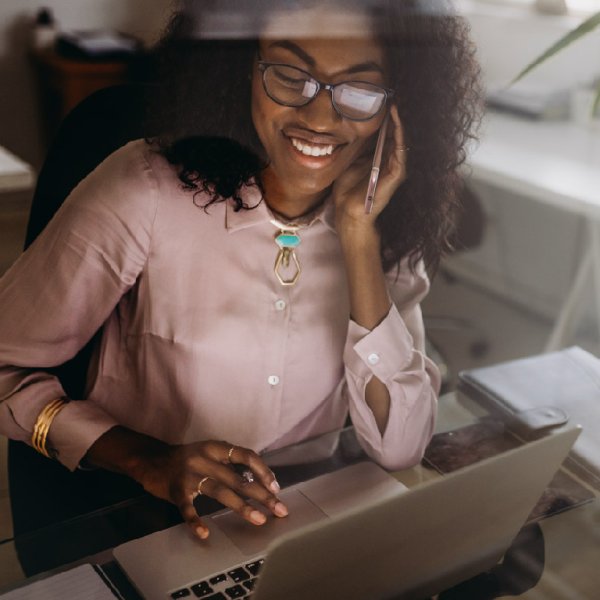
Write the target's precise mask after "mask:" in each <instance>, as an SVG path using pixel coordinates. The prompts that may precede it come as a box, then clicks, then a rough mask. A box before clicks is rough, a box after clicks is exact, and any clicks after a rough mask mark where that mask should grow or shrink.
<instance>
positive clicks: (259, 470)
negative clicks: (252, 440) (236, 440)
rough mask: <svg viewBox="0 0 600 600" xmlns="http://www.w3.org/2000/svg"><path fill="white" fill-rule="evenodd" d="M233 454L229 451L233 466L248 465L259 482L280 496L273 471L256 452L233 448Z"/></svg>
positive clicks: (237, 447) (238, 447)
mask: <svg viewBox="0 0 600 600" xmlns="http://www.w3.org/2000/svg"><path fill="white" fill-rule="evenodd" d="M232 448H233V452H231V451H229V452H228V456H229V462H231V463H233V464H240V465H246V466H248V467H250V470H251V471H252V473H253V474H254V477H255V478H258V480H259V481H260V482H261V483H262V484H263V485H264V486H265V487H266V488H267V489H268V490H270V491H271V492H272V493H273V494H278V493H279V491H280V489H281V488H280V487H279V483H277V479H275V475H274V474H273V471H271V469H269V467H267V465H266V464H265V462H264V461H263V460H262V459H261V458H260V456H258V454H256V452H254V451H253V450H249V449H248V448H241V447H240V446H232Z"/></svg>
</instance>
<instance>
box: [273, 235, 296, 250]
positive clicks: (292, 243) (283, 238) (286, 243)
mask: <svg viewBox="0 0 600 600" xmlns="http://www.w3.org/2000/svg"><path fill="white" fill-rule="evenodd" d="M275 243H276V244H277V245H278V246H279V247H280V248H297V247H298V246H299V245H300V236H299V235H298V234H297V233H294V232H293V231H282V232H281V233H280V234H279V235H278V236H277V237H276V238H275Z"/></svg>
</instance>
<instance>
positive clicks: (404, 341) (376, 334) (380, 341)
mask: <svg viewBox="0 0 600 600" xmlns="http://www.w3.org/2000/svg"><path fill="white" fill-rule="evenodd" d="M412 351H413V338H412V335H411V334H410V332H409V331H408V329H407V327H406V325H405V323H404V320H403V319H402V317H401V316H400V313H399V312H398V309H397V308H396V306H395V305H394V304H392V306H391V308H390V310H389V312H388V314H387V315H386V317H385V318H384V319H383V321H381V323H379V325H377V327H375V329H373V330H371V331H369V330H368V329H366V328H365V327H361V326H360V325H358V324H357V323H356V322H354V321H352V320H351V321H350V324H349V326H348V336H347V338H346V347H345V349H344V362H345V364H346V367H347V368H348V369H349V370H350V372H351V373H352V374H353V375H355V376H356V377H360V378H362V379H370V377H371V376H372V375H375V376H376V377H377V378H378V379H379V380H380V381H382V382H386V381H389V380H390V379H391V378H392V377H393V376H394V375H396V374H397V373H398V372H399V371H402V370H403V369H404V368H405V367H406V366H407V365H408V364H409V363H410V360H411V356H412Z"/></svg>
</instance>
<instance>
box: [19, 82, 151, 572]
mask: <svg viewBox="0 0 600 600" xmlns="http://www.w3.org/2000/svg"><path fill="white" fill-rule="evenodd" d="M148 89H149V88H148V86H144V85H141V84H124V85H119V86H114V87H110V88H105V89H102V90H99V91H97V92H95V93H93V94H92V95H90V96H89V97H87V98H86V99H85V100H83V101H82V102H81V103H80V104H79V105H78V106H77V107H76V108H75V109H74V110H73V111H72V112H71V113H70V114H69V115H68V116H67V117H66V118H65V120H64V121H63V123H62V124H61V127H60V129H59V131H58V133H57V134H56V136H55V139H54V140H53V142H52V144H51V147H50V150H49V152H48V155H47V158H46V161H45V163H44V165H43V167H42V169H41V172H40V174H39V178H38V182H37V186H36V189H35V193H34V196H33V200H32V205H31V213H30V217H29V222H28V225H27V232H26V240H25V247H26V248H27V247H28V246H29V245H30V244H31V243H32V242H33V240H34V239H35V238H36V237H37V236H38V235H39V233H40V232H41V231H42V229H43V228H44V227H45V225H46V224H47V223H48V221H50V219H51V218H52V216H53V215H54V213H55V212H56V211H57V210H58V208H59V207H60V205H61V204H62V202H63V201H64V200H65V198H66V197H67V196H68V195H69V193H70V192H71V190H72V189H73V188H74V187H75V186H76V185H77V184H78V183H79V181H81V180H82V179H83V178H84V177H85V176H86V175H88V174H89V173H90V172H91V171H92V170H93V169H94V168H95V167H96V166H97V165H98V164H99V163H100V162H102V160H103V159H104V158H106V157H107V156H108V155H109V154H111V153H112V152H114V151H115V150H116V149H118V148H119V147H121V146H123V145H124V144H126V143H127V142H129V141H131V140H134V139H137V138H141V137H144V135H145V133H146V132H145V131H144V125H143V115H144V105H145V102H144V98H145V94H146V93H147V91H148ZM93 341H94V340H92V341H91V342H90V343H88V345H87V346H86V347H85V348H83V349H82V350H81V352H79V354H77V356H75V357H74V358H73V359H72V360H70V361H69V362H68V363H65V364H64V365H61V366H59V367H57V368H55V369H52V371H53V372H54V373H55V374H56V375H57V376H58V377H59V379H60V380H61V383H62V384H63V386H64V388H65V391H66V393H67V394H68V396H69V397H71V398H82V397H83V390H84V386H85V377H86V372H87V366H88V364H89V360H90V356H91V349H92V346H93ZM8 474H9V490H10V499H11V509H12V516H13V529H14V533H15V535H16V536H21V535H22V534H24V533H27V532H30V531H34V530H37V529H40V528H41V527H45V526H47V525H51V524H52V523H57V522H62V521H65V520H66V519H69V518H72V517H75V516H77V515H80V514H84V513H88V512H91V511H93V510H96V509H99V508H101V507H104V506H108V505H112V504H115V503H116V502H119V501H122V500H125V499H127V498H131V497H134V496H139V495H141V494H144V493H145V492H144V491H143V489H142V487H141V486H139V485H138V484H136V483H135V482H133V481H131V480H130V479H128V478H126V477H124V476H121V475H117V474H113V473H109V472H106V471H102V470H94V471H84V470H78V471H76V472H74V473H71V472H69V471H68V470H67V469H65V468H64V467H63V466H62V465H60V464H58V463H56V462H54V461H51V460H48V459H47V458H45V457H43V456H41V455H40V454H38V453H37V452H36V451H35V450H33V448H31V447H29V446H28V445H26V444H24V443H22V442H16V441H9V448H8ZM32 550H33V549H32ZM19 554H20V558H21V561H22V562H23V567H24V570H25V571H26V572H27V573H34V572H37V571H38V570H39V569H38V568H37V563H36V557H35V555H34V552H27V553H21V552H20V553H19ZM25 555H27V556H25Z"/></svg>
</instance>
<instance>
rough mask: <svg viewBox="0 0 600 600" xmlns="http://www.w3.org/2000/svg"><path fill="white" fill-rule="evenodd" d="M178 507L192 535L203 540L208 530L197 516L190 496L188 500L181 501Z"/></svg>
mask: <svg viewBox="0 0 600 600" xmlns="http://www.w3.org/2000/svg"><path fill="white" fill-rule="evenodd" d="M178 508H179V512H180V513H181V516H182V517H183V520H184V521H185V522H186V523H187V524H188V526H189V527H190V529H191V530H192V532H193V533H194V535H196V536H198V537H199V538H200V539H201V540H205V539H206V538H207V537H208V536H209V534H210V532H209V530H208V527H206V525H204V523H203V522H202V519H201V518H200V517H199V516H198V513H197V511H196V508H195V507H194V501H193V499H192V497H191V496H190V499H189V501H186V502H183V503H182V504H180V505H179V507H178Z"/></svg>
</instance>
